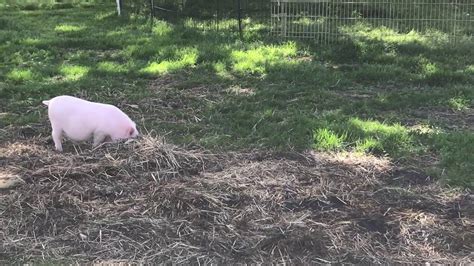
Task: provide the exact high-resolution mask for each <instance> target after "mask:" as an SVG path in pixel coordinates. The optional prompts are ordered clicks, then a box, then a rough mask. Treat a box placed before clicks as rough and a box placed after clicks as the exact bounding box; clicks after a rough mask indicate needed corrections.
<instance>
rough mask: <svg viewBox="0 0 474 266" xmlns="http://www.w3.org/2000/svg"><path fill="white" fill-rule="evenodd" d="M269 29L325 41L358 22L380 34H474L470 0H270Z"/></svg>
mask: <svg viewBox="0 0 474 266" xmlns="http://www.w3.org/2000/svg"><path fill="white" fill-rule="evenodd" d="M271 2H272V5H271V33H272V34H273V35H274V36H278V37H283V38H310V39H315V40H316V41H318V42H320V43H330V42H333V41H337V40H341V39H345V38H347V37H348V36H351V34H354V29H356V28H357V26H359V27H360V25H365V26H366V28H365V29H367V28H369V29H370V28H372V29H373V28H379V29H380V28H381V27H382V28H383V29H384V30H383V31H380V34H382V35H386V36H387V35H393V36H396V35H398V34H406V33H409V32H416V33H417V34H420V35H423V36H427V37H435V36H443V38H447V39H448V40H454V41H455V40H457V39H459V38H465V37H468V38H472V37H473V36H474V19H473V16H474V12H473V11H474V1H473V0H390V1H388V0H349V1H347V0H271Z"/></svg>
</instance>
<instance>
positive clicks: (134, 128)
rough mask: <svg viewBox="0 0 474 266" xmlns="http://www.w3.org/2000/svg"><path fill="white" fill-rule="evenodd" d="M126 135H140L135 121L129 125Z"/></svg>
mask: <svg viewBox="0 0 474 266" xmlns="http://www.w3.org/2000/svg"><path fill="white" fill-rule="evenodd" d="M126 135H127V137H126V138H136V137H138V135H139V133H138V130H137V126H136V125H135V123H132V124H131V125H130V126H128V128H127V132H126Z"/></svg>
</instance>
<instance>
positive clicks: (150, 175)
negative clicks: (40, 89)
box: [0, 126, 474, 264]
mask: <svg viewBox="0 0 474 266" xmlns="http://www.w3.org/2000/svg"><path fill="white" fill-rule="evenodd" d="M45 130H46V129H45V128H44V127H35V126H32V127H24V128H20V129H18V130H16V131H7V130H5V133H6V132H9V133H8V134H9V136H8V137H6V138H5V139H2V140H1V142H0V186H9V185H12V186H11V187H10V188H7V189H0V228H1V229H2V230H1V231H0V242H1V245H0V261H3V262H26V261H32V260H33V261H46V262H51V261H58V260H66V261H74V262H121V261H126V262H155V263H157V262H174V263H196V264H202V263H327V262H332V263H338V262H352V263H395V262H440V263H447V262H458V263H470V262H472V261H473V254H472V250H474V229H473V224H474V197H473V195H472V194H470V193H469V192H465V191H462V190H459V189H450V188H446V187H444V186H441V185H439V184H437V183H436V182H435V181H433V180H432V179H431V178H430V177H429V176H428V175H427V174H425V173H420V172H417V171H416V170H414V169H406V168H401V167H399V166H397V165H395V164H394V163H392V162H390V161H389V160H386V159H383V158H376V157H371V156H361V155H354V154H327V153H315V152H305V153H285V154H283V153H270V152H266V151H248V152H246V153H226V154H211V153H210V152H208V151H205V150H202V149H193V150H191V149H185V148H182V147H177V146H174V145H171V144H168V143H167V142H165V141H164V140H163V139H160V138H157V137H152V136H145V137H143V138H141V139H139V140H134V141H131V142H129V143H122V144H118V145H112V144H106V145H104V146H102V147H100V148H98V149H96V150H94V151H93V150H91V148H90V147H89V145H73V144H71V143H70V142H67V144H66V145H65V153H63V154H60V153H56V152H54V151H53V144H52V141H51V139H50V137H49V136H48V135H47V131H45ZM12 140H13V141H12ZM7 183H8V184H7ZM13 183H15V184H13Z"/></svg>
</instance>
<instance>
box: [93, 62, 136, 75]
mask: <svg viewBox="0 0 474 266" xmlns="http://www.w3.org/2000/svg"><path fill="white" fill-rule="evenodd" d="M97 70H99V71H103V72H109V73H125V72H127V71H129V69H128V68H127V67H126V66H125V65H122V64H118V63H116V62H112V61H104V62H100V63H99V64H97Z"/></svg>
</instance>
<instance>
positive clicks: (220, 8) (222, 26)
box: [150, 0, 270, 32]
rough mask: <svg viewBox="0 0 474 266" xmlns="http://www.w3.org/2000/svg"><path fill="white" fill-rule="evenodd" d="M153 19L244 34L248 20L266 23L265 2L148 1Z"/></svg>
mask: <svg viewBox="0 0 474 266" xmlns="http://www.w3.org/2000/svg"><path fill="white" fill-rule="evenodd" d="M150 5H151V6H152V8H151V10H152V11H151V13H152V15H153V16H154V17H157V18H160V19H164V20H168V21H177V20H181V21H182V20H185V21H187V23H188V25H189V26H191V27H194V28H199V29H202V30H226V31H229V30H230V31H240V32H242V31H243V30H245V26H246V24H248V23H250V22H248V19H249V18H251V19H252V23H254V22H257V21H259V22H263V23H267V24H268V21H269V18H270V1H268V0H150Z"/></svg>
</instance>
